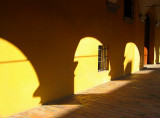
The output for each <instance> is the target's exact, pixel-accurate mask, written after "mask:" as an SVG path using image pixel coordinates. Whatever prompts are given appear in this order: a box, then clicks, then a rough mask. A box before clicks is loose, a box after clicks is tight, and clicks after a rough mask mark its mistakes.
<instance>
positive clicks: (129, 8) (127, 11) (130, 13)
mask: <svg viewBox="0 0 160 118" xmlns="http://www.w3.org/2000/svg"><path fill="white" fill-rule="evenodd" d="M124 17H129V18H134V0H124Z"/></svg>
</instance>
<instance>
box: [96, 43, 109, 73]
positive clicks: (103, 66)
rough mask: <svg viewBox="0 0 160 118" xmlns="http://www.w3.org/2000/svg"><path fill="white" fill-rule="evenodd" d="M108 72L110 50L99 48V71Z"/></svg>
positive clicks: (103, 47)
mask: <svg viewBox="0 0 160 118" xmlns="http://www.w3.org/2000/svg"><path fill="white" fill-rule="evenodd" d="M104 70H108V48H107V47H105V46H103V45H99V46H98V71H104Z"/></svg>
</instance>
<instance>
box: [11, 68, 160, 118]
mask: <svg viewBox="0 0 160 118" xmlns="http://www.w3.org/2000/svg"><path fill="white" fill-rule="evenodd" d="M156 117H157V118H160V65H149V66H147V68H146V69H144V70H142V71H139V72H137V73H135V74H133V75H131V76H127V77H125V78H121V80H114V81H111V82H108V83H106V84H102V85H100V86H97V87H95V88H93V89H90V90H87V91H84V92H81V93H78V94H76V95H74V96H70V97H67V98H64V99H62V100H59V101H56V102H50V103H49V104H47V105H42V106H39V107H36V108H33V109H31V110H28V111H26V112H23V113H19V114H16V115H13V116H10V117H9V118H156Z"/></svg>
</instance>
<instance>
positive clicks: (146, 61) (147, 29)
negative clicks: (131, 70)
mask: <svg viewBox="0 0 160 118" xmlns="http://www.w3.org/2000/svg"><path fill="white" fill-rule="evenodd" d="M149 39H150V19H149V16H148V15H147V17H146V20H145V40H144V65H146V64H149V43H150V41H149Z"/></svg>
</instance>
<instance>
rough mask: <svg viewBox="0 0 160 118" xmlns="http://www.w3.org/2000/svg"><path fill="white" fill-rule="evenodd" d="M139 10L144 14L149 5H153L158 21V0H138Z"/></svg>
mask: <svg viewBox="0 0 160 118" xmlns="http://www.w3.org/2000/svg"><path fill="white" fill-rule="evenodd" d="M139 5H140V12H141V15H142V16H145V15H146V14H147V12H148V10H149V9H150V8H151V7H155V10H156V20H157V21H160V0H139Z"/></svg>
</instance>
